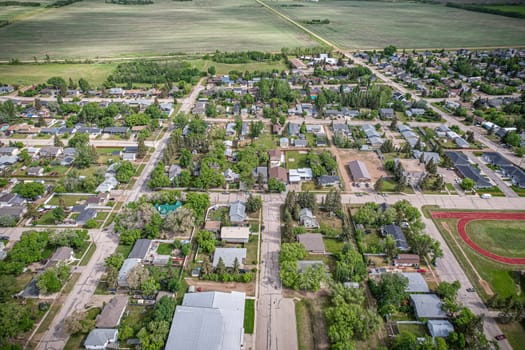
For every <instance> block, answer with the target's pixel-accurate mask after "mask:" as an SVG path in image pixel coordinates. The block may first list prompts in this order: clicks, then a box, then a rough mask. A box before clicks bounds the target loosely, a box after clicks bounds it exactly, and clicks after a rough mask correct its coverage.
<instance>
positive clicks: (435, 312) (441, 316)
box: [410, 294, 447, 320]
mask: <svg viewBox="0 0 525 350" xmlns="http://www.w3.org/2000/svg"><path fill="white" fill-rule="evenodd" d="M410 302H411V303H412V306H413V307H414V313H415V314H416V318H417V319H422V318H424V319H428V320H445V319H447V313H446V312H445V311H443V310H442V309H441V306H442V305H443V303H442V302H441V299H439V297H438V296H437V295H436V294H410Z"/></svg>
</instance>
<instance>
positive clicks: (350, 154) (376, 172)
mask: <svg viewBox="0 0 525 350" xmlns="http://www.w3.org/2000/svg"><path fill="white" fill-rule="evenodd" d="M337 152H338V159H339V160H340V161H341V162H342V163H343V165H344V168H345V171H346V173H347V174H348V177H349V178H350V179H352V177H351V176H350V174H349V171H348V167H347V165H348V163H350V162H351V161H352V160H360V161H362V162H363V163H365V165H366V168H367V169H368V172H369V173H370V177H371V178H372V180H371V182H370V188H366V187H365V186H364V185H360V187H359V188H356V187H354V186H351V185H352V184H349V186H347V188H350V187H351V189H352V191H356V192H364V191H372V190H373V184H374V183H375V182H376V181H377V180H378V179H379V178H380V177H385V176H387V173H386V171H385V169H384V168H383V164H381V160H379V157H378V156H377V153H375V152H362V151H357V150H354V149H341V148H338V149H337Z"/></svg>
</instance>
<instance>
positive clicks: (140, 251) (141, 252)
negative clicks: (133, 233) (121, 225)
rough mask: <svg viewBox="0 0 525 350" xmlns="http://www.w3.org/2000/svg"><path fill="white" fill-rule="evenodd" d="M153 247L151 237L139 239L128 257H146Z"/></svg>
mask: <svg viewBox="0 0 525 350" xmlns="http://www.w3.org/2000/svg"><path fill="white" fill-rule="evenodd" d="M150 247H151V239H144V238H141V239H137V241H136V242H135V245H134V246H133V249H132V250H131V252H130V253H129V255H128V259H145V258H146V254H148V251H149V249H150Z"/></svg>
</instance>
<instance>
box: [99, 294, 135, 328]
mask: <svg viewBox="0 0 525 350" xmlns="http://www.w3.org/2000/svg"><path fill="white" fill-rule="evenodd" d="M127 306H128V296H127V295H117V296H114V297H113V298H111V300H110V301H109V302H108V303H107V304H106V305H105V306H104V309H102V312H101V313H100V314H99V315H97V318H96V319H95V327H96V328H118V326H119V324H120V320H121V319H122V316H123V315H124V311H126V307H127Z"/></svg>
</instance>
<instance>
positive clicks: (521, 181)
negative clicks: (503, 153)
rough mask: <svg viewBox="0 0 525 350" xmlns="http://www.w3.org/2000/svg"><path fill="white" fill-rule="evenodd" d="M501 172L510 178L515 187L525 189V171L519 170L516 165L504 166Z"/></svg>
mask: <svg viewBox="0 0 525 350" xmlns="http://www.w3.org/2000/svg"><path fill="white" fill-rule="evenodd" d="M500 171H501V173H502V174H503V175H504V176H507V177H509V178H510V180H511V182H512V184H513V185H514V186H517V187H519V188H525V171H523V170H522V169H521V168H518V167H517V166H515V165H514V164H511V165H503V166H501V167H500Z"/></svg>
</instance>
